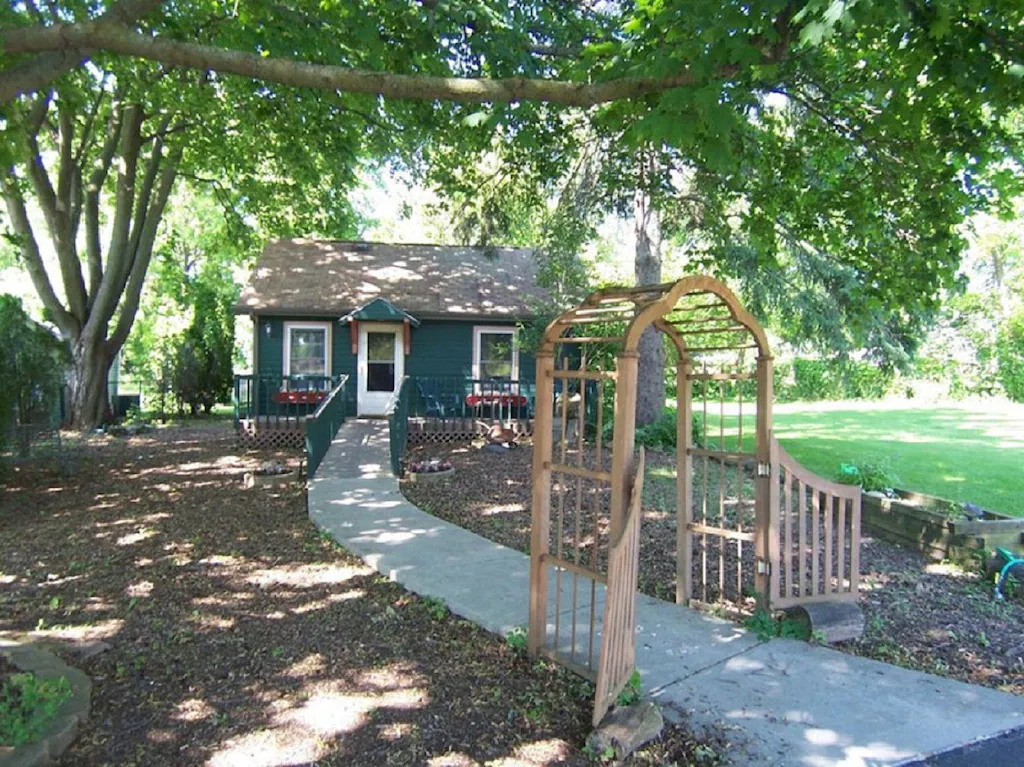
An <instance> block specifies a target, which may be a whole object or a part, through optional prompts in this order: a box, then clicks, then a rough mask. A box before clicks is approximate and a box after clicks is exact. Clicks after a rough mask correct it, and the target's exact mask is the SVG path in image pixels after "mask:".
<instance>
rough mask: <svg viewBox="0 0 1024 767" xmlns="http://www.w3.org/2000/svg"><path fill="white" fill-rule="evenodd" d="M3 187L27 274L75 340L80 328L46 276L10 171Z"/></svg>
mask: <svg viewBox="0 0 1024 767" xmlns="http://www.w3.org/2000/svg"><path fill="white" fill-rule="evenodd" d="M0 186H2V188H3V195H4V202H5V203H6V205H7V215H8V217H9V218H10V220H11V225H12V226H13V227H14V232H15V234H17V235H18V240H19V243H18V244H19V246H20V250H21V255H22V259H23V261H24V265H25V271H27V272H28V276H29V279H31V280H32V285H33V286H34V287H35V289H36V293H37V294H38V295H39V299H40V300H41V301H42V302H43V306H44V307H45V308H46V309H47V311H49V312H50V314H51V315H52V317H53V321H54V322H55V323H56V324H57V327H59V328H60V331H61V333H63V334H64V335H65V336H68V337H69V338H71V337H74V336H76V335H77V334H78V332H79V331H80V330H81V325H80V324H79V323H78V321H77V320H76V319H75V318H74V317H73V316H72V315H71V314H70V313H69V312H68V310H67V309H65V308H64V306H63V305H62V304H61V302H60V299H59V298H57V294H56V293H54V291H53V285H52V284H51V283H50V278H49V276H48V275H47V274H46V267H45V266H44V265H43V258H42V255H41V254H40V252H39V244H38V243H37V241H36V237H35V232H33V231H32V223H31V222H30V221H29V217H28V211H27V210H26V209H25V200H24V198H23V197H22V196H21V191H20V190H19V189H18V180H17V178H16V177H15V175H14V171H13V170H12V169H8V170H7V171H5V172H4V173H3V176H2V177H0Z"/></svg>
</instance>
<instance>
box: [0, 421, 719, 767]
mask: <svg viewBox="0 0 1024 767" xmlns="http://www.w3.org/2000/svg"><path fill="white" fill-rule="evenodd" d="M76 450H77V451H78V454H77V455H76V460H75V461H74V463H73V465H74V466H75V467H76V468H75V471H74V473H72V474H71V475H69V476H63V475H62V474H61V473H60V472H59V471H58V470H57V467H56V465H50V464H48V463H41V464H18V465H15V466H14V467H8V470H7V474H6V475H5V476H4V477H3V480H2V481H3V483H4V484H3V485H0V547H2V549H0V550H2V551H3V552H4V557H3V561H2V565H0V568H2V571H0V584H2V585H3V588H2V589H0V630H2V631H4V632H6V633H8V634H9V635H11V636H27V637H31V638H33V639H35V640H38V641H44V642H46V643H47V645H48V646H50V647H54V648H55V649H57V651H58V652H60V653H61V654H62V655H64V656H65V658H66V659H67V660H68V661H69V662H71V663H72V664H73V665H76V666H78V667H79V668H81V669H82V670H84V671H85V672H86V673H88V674H89V675H90V676H91V677H92V679H93V680H94V688H93V710H92V714H91V716H90V718H89V721H88V723H87V725H86V726H85V727H84V728H83V730H82V731H81V732H80V734H79V736H78V738H77V739H76V741H75V743H74V745H73V746H72V747H71V749H70V751H68V752H67V753H66V754H65V756H64V757H63V759H62V761H61V763H62V764H66V765H101V764H117V765H132V764H140V765H141V764H145V765H181V764H204V763H205V764H209V765H217V766H221V765H244V767H259V766H260V765H267V766H268V767H273V766H275V765H293V764H301V763H310V762H314V761H315V762H317V763H321V764H345V765H391V764H395V765H404V764H479V763H484V762H486V763H494V764H502V765H516V764H555V763H558V764H586V763H587V761H588V760H587V757H586V756H585V755H584V754H583V753H582V752H581V751H580V746H581V745H582V743H583V739H584V737H585V735H586V733H587V730H588V724H589V718H590V707H591V705H592V698H593V688H592V687H591V685H590V684H589V683H587V682H584V681H583V680H581V679H580V678H578V677H576V676H574V675H573V674H571V673H570V672H568V671H566V670H564V669H560V668H556V667H554V666H552V665H551V664H548V663H544V662H538V661H534V660H533V659H531V658H529V657H528V656H526V655H525V654H524V653H522V652H519V651H516V650H513V649H512V648H510V647H509V646H508V645H507V644H505V643H504V642H502V641H501V640H500V639H499V638H497V637H495V636H493V635H491V634H488V633H487V632H485V631H483V630H481V629H479V628H478V627H476V626H475V625H473V624H471V623H469V622H468V621H464V620H461V619H458V618H457V617H454V616H451V615H450V614H446V615H442V617H440V618H439V617H438V613H439V611H438V609H437V605H436V604H434V603H432V602H427V601H424V600H421V599H420V598H418V597H417V596H415V595H413V594H410V593H409V592H407V591H405V590H403V589H402V588H400V587H399V586H397V585H396V584H394V583H390V582H388V581H387V580H386V579H384V578H381V577H380V576H378V575H377V574H376V573H375V572H373V571H372V570H371V569H370V568H368V567H366V566H365V565H364V564H363V563H362V562H361V561H360V560H358V559H356V558H354V557H352V556H350V555H349V554H347V553H346V552H344V551H343V550H341V549H340V548H339V547H338V546H336V545H335V544H334V543H333V542H332V541H331V540H329V539H328V538H326V537H325V536H322V535H320V534H319V533H318V532H317V531H316V529H315V528H314V527H313V526H312V525H311V524H310V522H309V520H308V518H307V516H306V506H305V491H304V489H303V488H302V486H301V485H299V484H293V485H290V486H285V487H268V488H254V489H250V490H246V489H243V476H244V473H245V472H246V471H252V470H254V469H255V468H257V467H259V466H260V465H261V464H262V463H264V462H265V461H268V460H278V461H281V462H283V463H285V464H287V465H289V466H295V465H296V464H297V463H298V457H297V456H294V455H288V454H284V453H272V452H250V453H240V452H239V451H238V449H237V448H236V446H235V442H234V439H233V437H232V435H231V433H230V425H229V424H224V423H213V424H209V425H206V426H186V427H175V428H167V429H162V430H158V431H156V432H153V433H150V434H146V435H139V436H134V437H130V438H124V439H116V438H110V437H105V438H100V437H96V438H90V439H88V440H84V441H82V442H80V443H79V444H78V445H77V447H76ZM722 748H723V746H722V745H721V744H715V743H714V742H712V741H697V740H695V739H694V738H693V737H692V736H690V735H688V734H687V733H686V732H685V731H684V730H682V729H679V728H672V727H670V728H668V730H667V731H666V734H665V737H664V738H663V740H662V741H661V742H660V743H657V744H654V745H652V746H651V747H649V748H648V749H645V751H644V752H643V753H642V754H640V755H638V756H637V757H636V758H635V762H636V763H638V764H648V763H661V762H662V761H665V760H667V761H672V760H675V761H678V762H680V763H688V762H689V763H693V762H694V761H695V760H697V759H700V760H701V763H708V762H713V761H714V760H715V759H716V758H717V756H716V754H717V753H720V752H721V749H722ZM701 755H703V756H701Z"/></svg>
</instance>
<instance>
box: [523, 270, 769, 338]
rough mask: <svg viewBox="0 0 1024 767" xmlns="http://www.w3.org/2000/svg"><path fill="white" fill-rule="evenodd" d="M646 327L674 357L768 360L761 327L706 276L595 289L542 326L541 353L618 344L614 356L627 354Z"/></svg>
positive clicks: (731, 295) (721, 286)
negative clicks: (667, 343) (733, 354)
mask: <svg viewBox="0 0 1024 767" xmlns="http://www.w3.org/2000/svg"><path fill="white" fill-rule="evenodd" d="M652 325H653V326H654V327H656V328H658V329H659V330H661V331H662V332H663V333H665V334H666V335H668V336H669V338H671V339H672V342H673V343H674V344H675V346H676V348H677V349H678V350H679V353H680V356H688V355H690V354H695V353H700V352H720V351H727V350H742V349H756V350H757V352H758V356H760V357H770V356H771V351H770V347H769V345H768V337H767V336H766V334H765V332H764V328H762V327H761V324H760V323H759V322H758V321H757V320H756V319H755V318H754V316H753V315H752V314H751V313H750V312H749V311H747V310H746V309H745V308H744V307H743V305H742V304H741V303H740V301H739V299H738V298H737V297H736V295H735V294H734V293H733V292H732V291H731V290H730V289H729V288H728V287H727V286H726V285H725V284H724V283H723V282H721V281H720V280H716V279H715V278H714V277H707V276H693V277H685V278H683V279H681V280H677V281H676V282H666V283H662V284H660V285H644V286H641V287H635V288H609V289H605V290H598V291H595V292H594V293H591V294H590V295H589V296H587V298H586V299H585V300H584V301H583V303H581V304H580V305H579V306H577V307H576V308H575V309H571V310H569V311H567V312H565V313H564V314H562V315H561V316H560V317H558V319H556V320H554V321H553V322H552V323H551V324H550V325H548V327H547V330H546V331H545V333H544V341H543V343H542V345H541V352H542V353H545V352H546V353H550V352H552V351H553V350H554V347H555V345H556V344H569V343H592V342H594V343H618V344H621V351H620V353H624V354H631V353H635V352H636V348H637V344H638V343H639V341H640V336H641V335H642V334H643V332H644V330H646V329H647V328H648V327H650V326H652ZM588 327H589V328H592V329H595V330H596V334H595V333H590V332H589V331H588V330H587V329H586V328H588Z"/></svg>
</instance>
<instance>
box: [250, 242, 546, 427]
mask: <svg viewBox="0 0 1024 767" xmlns="http://www.w3.org/2000/svg"><path fill="white" fill-rule="evenodd" d="M545 298H546V296H545V293H544V291H543V290H542V289H540V288H538V287H537V286H536V268H535V263H534V259H533V257H532V254H531V252H530V251H529V250H525V249H515V248H492V247H487V248H479V247H457V246H440V245H397V244H387V243H373V242H336V241H319V240H278V241H275V242H271V243H269V244H268V245H267V246H266V248H265V249H264V251H263V254H262V256H261V257H260V259H259V261H258V263H257V264H256V266H255V268H254V270H253V273H252V275H251V277H250V279H249V282H248V284H247V285H246V287H245V289H244V290H243V291H242V294H241V296H240V298H239V300H238V303H237V304H236V306H235V311H236V313H238V314H247V315H249V316H250V317H251V318H252V327H253V330H252V332H253V374H252V375H248V376H237V377H236V383H235V396H236V405H238V407H239V411H238V412H239V414H240V418H242V419H243V420H246V419H247V420H250V421H258V420H259V419H269V420H275V419H277V420H280V419H281V418H282V417H283V418H286V419H289V418H298V419H301V418H302V417H303V416H306V415H309V414H310V413H311V412H312V411H313V410H315V408H316V406H317V404H318V403H319V402H320V401H322V399H323V396H324V393H325V392H327V391H330V389H331V388H332V387H333V386H334V385H335V382H337V381H338V380H339V377H340V376H343V375H347V376H348V381H347V385H346V389H345V396H346V398H347V411H348V413H349V414H350V415H358V416H370V417H373V416H381V415H384V414H385V412H386V410H387V408H388V405H389V403H390V402H392V400H393V398H394V396H395V395H396V392H397V391H398V389H399V386H400V385H401V382H402V380H403V378H406V377H408V379H409V381H410V383H411V385H412V386H413V387H414V389H415V394H416V396H415V405H414V407H415V409H416V410H417V413H418V414H419V415H422V416H425V417H430V416H433V417H452V416H462V417H466V416H468V415H472V414H473V411H477V412H478V411H480V410H481V409H483V408H487V409H489V410H494V409H500V408H502V407H505V408H509V409H514V410H515V411H517V412H515V413H514V414H513V415H515V416H516V417H522V416H523V415H524V414H525V412H526V411H528V410H529V409H530V408H531V407H532V400H531V393H532V391H533V381H534V374H535V373H534V371H535V366H534V359H533V357H532V356H531V355H530V354H528V353H527V352H525V351H524V350H522V349H521V348H520V344H519V339H518V327H519V326H520V325H521V324H522V323H523V321H524V320H527V319H529V318H530V317H531V316H532V314H533V313H535V312H536V309H537V307H538V306H539V305H540V304H541V303H542V302H543V301H544V300H545Z"/></svg>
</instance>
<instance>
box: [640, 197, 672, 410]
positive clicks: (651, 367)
mask: <svg viewBox="0 0 1024 767" xmlns="http://www.w3.org/2000/svg"><path fill="white" fill-rule="evenodd" d="M633 228H634V234H635V235H636V259H635V263H634V268H635V280H636V284H637V285H657V284H658V283H660V282H661V219H660V217H659V215H658V211H657V210H656V209H655V208H654V206H653V205H652V202H651V197H650V195H649V194H648V193H647V192H646V191H645V190H644V189H642V188H638V189H637V190H636V193H635V197H634V206H633ZM637 352H638V354H639V357H640V367H639V373H638V377H637V391H636V425H637V426H645V425H647V424H650V423H654V422H655V421H656V420H658V417H659V416H660V415H661V411H662V410H663V409H664V408H665V343H664V338H663V337H662V333H661V331H660V330H656V329H655V328H654V327H649V328H647V330H645V331H644V333H643V335H642V336H641V337H640V343H639V345H638V347H637Z"/></svg>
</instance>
